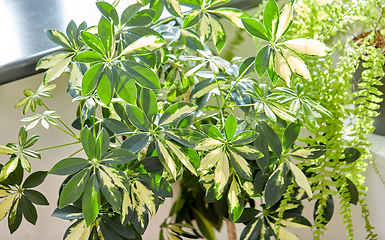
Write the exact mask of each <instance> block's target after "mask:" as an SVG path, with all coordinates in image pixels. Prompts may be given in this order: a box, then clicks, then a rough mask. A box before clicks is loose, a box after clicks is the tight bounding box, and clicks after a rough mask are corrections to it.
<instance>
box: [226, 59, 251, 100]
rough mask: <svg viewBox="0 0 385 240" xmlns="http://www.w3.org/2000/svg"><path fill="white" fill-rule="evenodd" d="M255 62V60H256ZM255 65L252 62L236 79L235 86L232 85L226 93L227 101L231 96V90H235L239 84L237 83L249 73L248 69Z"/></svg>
mask: <svg viewBox="0 0 385 240" xmlns="http://www.w3.org/2000/svg"><path fill="white" fill-rule="evenodd" d="M254 63H255V60H254ZM251 66H253V64H250V65H249V66H248V67H247V68H246V69H245V70H244V71H243V72H242V73H241V75H239V76H238V78H237V80H235V83H234V85H233V86H231V88H230V91H229V93H228V94H227V95H226V98H225V101H227V100H228V99H229V97H230V94H231V92H232V91H233V90H234V88H235V86H237V83H238V82H239V81H240V80H241V79H242V78H243V76H244V75H245V74H246V73H247V71H248V70H249V69H250V68H251Z"/></svg>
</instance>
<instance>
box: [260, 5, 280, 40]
mask: <svg viewBox="0 0 385 240" xmlns="http://www.w3.org/2000/svg"><path fill="white" fill-rule="evenodd" d="M278 18H279V11H278V5H277V3H276V2H275V0H269V1H268V2H267V3H266V6H265V10H264V11H263V24H264V25H265V27H266V30H267V32H268V34H269V35H270V36H271V37H272V38H275V34H276V32H277V27H278Z"/></svg>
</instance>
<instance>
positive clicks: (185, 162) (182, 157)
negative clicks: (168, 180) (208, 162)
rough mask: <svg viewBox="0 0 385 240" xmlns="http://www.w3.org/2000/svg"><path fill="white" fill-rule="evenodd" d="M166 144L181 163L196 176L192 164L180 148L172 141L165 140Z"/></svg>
mask: <svg viewBox="0 0 385 240" xmlns="http://www.w3.org/2000/svg"><path fill="white" fill-rule="evenodd" d="M166 144H167V145H168V146H169V147H170V148H171V150H172V151H173V152H174V153H175V155H176V156H177V157H178V158H179V160H180V161H181V162H182V163H183V165H184V166H185V167H186V168H187V169H188V170H190V172H192V173H193V174H194V175H195V176H198V174H197V172H196V171H195V168H194V166H193V165H192V164H191V162H190V161H189V160H188V158H187V157H186V156H185V155H184V154H183V153H182V151H181V150H179V148H178V147H177V146H175V145H174V144H173V143H172V142H170V141H167V140H166Z"/></svg>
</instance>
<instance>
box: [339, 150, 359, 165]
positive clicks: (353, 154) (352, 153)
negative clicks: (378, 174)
mask: <svg viewBox="0 0 385 240" xmlns="http://www.w3.org/2000/svg"><path fill="white" fill-rule="evenodd" d="M343 154H344V155H345V157H344V158H343V159H341V160H340V161H344V162H346V163H352V162H354V161H356V160H357V159H359V158H360V156H361V153H360V151H358V150H357V149H355V148H345V150H344V152H343Z"/></svg>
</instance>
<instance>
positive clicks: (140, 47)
mask: <svg viewBox="0 0 385 240" xmlns="http://www.w3.org/2000/svg"><path fill="white" fill-rule="evenodd" d="M165 43H166V42H165V41H164V40H163V39H161V38H160V37H158V36H155V35H147V36H144V37H141V38H139V39H138V40H136V41H135V42H133V43H131V44H130V45H128V46H127V47H126V48H125V49H124V50H123V51H122V53H121V54H120V56H123V55H127V54H135V55H146V54H149V53H151V52H153V51H156V50H158V49H159V48H161V47H162V46H163V45H164V44H165Z"/></svg>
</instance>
